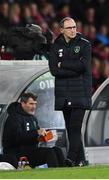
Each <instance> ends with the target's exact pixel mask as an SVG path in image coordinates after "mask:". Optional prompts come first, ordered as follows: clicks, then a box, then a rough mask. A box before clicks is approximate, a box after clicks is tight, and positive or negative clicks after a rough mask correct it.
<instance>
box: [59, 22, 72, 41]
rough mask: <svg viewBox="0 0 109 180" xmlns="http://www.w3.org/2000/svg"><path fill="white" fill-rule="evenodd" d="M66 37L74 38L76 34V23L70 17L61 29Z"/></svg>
mask: <svg viewBox="0 0 109 180" xmlns="http://www.w3.org/2000/svg"><path fill="white" fill-rule="evenodd" d="M61 32H62V33H63V35H64V37H65V38H67V39H72V38H74V37H75V36H76V23H75V21H74V20H72V19H69V20H66V21H64V27H63V28H62V29H61Z"/></svg>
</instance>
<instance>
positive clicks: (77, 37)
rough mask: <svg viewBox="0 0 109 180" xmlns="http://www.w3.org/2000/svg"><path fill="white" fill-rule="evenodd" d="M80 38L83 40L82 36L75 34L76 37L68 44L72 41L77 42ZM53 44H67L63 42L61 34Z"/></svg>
mask: <svg viewBox="0 0 109 180" xmlns="http://www.w3.org/2000/svg"><path fill="white" fill-rule="evenodd" d="M81 38H84V36H83V35H82V34H81V33H79V32H77V34H76V37H75V38H72V39H71V41H70V42H72V41H78V40H80V39H81ZM55 43H58V44H63V43H64V44H67V43H66V41H65V38H64V36H63V34H60V35H59V36H58V37H57V38H56V40H55Z"/></svg>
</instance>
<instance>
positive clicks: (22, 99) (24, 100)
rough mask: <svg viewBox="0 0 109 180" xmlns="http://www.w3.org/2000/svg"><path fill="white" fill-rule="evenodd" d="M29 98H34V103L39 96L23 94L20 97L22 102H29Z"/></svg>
mask: <svg viewBox="0 0 109 180" xmlns="http://www.w3.org/2000/svg"><path fill="white" fill-rule="evenodd" d="M29 98H32V99H33V100H34V101H36V99H37V96H36V95H35V94H33V93H23V94H22V95H21V97H20V102H25V103H26V102H27V101H28V99H29Z"/></svg>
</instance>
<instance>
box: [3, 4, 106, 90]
mask: <svg viewBox="0 0 109 180" xmlns="http://www.w3.org/2000/svg"><path fill="white" fill-rule="evenodd" d="M66 16H70V17H72V18H74V19H75V20H76V23H77V31H79V32H81V33H83V34H84V36H85V37H86V38H87V39H89V40H90V41H91V43H92V75H93V92H94V91H95V90H96V89H97V88H98V87H99V86H100V84H101V83H102V82H103V81H104V80H105V79H106V78H107V77H109V1H108V0H96V1H95V0H73V1H71V0H34V1H32V0H17V1H15V0H7V1H6V0H5V1H2V0H1V1H0V34H2V33H4V32H5V33H6V34H7V35H8V32H9V30H10V28H12V27H25V26H26V25H27V24H37V25H39V26H40V27H41V28H42V32H43V34H45V36H46V38H47V39H49V35H51V34H49V33H48V30H49V32H51V33H52V37H53V40H54V39H55V38H56V37H57V36H58V35H59V33H60V30H59V21H60V20H61V19H62V18H64V17H66ZM0 59H3V60H12V59H15V57H14V56H13V54H12V53H11V51H10V48H9V47H8V46H6V47H5V46H4V45H2V46H1V49H0Z"/></svg>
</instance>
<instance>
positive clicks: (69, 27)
mask: <svg viewBox="0 0 109 180" xmlns="http://www.w3.org/2000/svg"><path fill="white" fill-rule="evenodd" d="M72 28H76V25H74V26H68V27H64V29H72Z"/></svg>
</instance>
